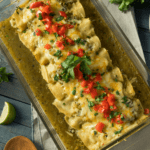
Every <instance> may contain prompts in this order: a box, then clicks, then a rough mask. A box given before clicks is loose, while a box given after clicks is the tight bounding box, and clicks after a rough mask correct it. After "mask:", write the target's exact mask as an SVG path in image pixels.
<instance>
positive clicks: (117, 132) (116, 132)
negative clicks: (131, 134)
mask: <svg viewBox="0 0 150 150" xmlns="http://www.w3.org/2000/svg"><path fill="white" fill-rule="evenodd" d="M122 130H123V127H121V129H120V130H118V131H115V132H114V133H115V134H119V133H121V131H122Z"/></svg>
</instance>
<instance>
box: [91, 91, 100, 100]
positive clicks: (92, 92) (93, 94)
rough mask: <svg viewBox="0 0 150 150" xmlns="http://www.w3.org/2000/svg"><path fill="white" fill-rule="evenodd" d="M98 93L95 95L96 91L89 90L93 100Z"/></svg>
mask: <svg viewBox="0 0 150 150" xmlns="http://www.w3.org/2000/svg"><path fill="white" fill-rule="evenodd" d="M97 95H98V93H97V89H92V90H91V97H92V98H94V99H95V97H97Z"/></svg>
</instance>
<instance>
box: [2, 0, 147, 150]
mask: <svg viewBox="0 0 150 150" xmlns="http://www.w3.org/2000/svg"><path fill="white" fill-rule="evenodd" d="M84 2H85V1H81V3H84ZM92 2H93V3H94V5H95V6H96V8H97V10H98V11H99V12H100V14H101V16H102V17H103V19H104V20H105V22H106V24H107V25H108V26H109V28H110V29H111V30H112V31H113V34H114V35H115V36H116V37H117V39H118V41H119V42H120V44H121V46H122V47H121V46H120V45H119V44H118V43H116V45H115V47H116V48H115V49H116V51H109V52H110V54H112V55H114V54H115V53H117V52H119V53H120V52H122V53H123V54H122V55H124V57H123V58H122V57H118V56H117V54H115V55H114V56H117V57H118V58H121V59H122V60H119V61H120V62H123V61H126V63H124V64H128V65H129V67H123V68H124V70H122V71H123V72H125V73H127V74H128V76H129V77H133V76H136V74H137V75H138V72H139V73H140V74H141V76H142V77H143V79H144V80H145V81H146V82H147V83H148V82H149V78H148V77H149V70H148V69H147V67H146V66H145V65H144V63H143V62H142V61H141V59H140V57H139V56H138V55H136V51H135V50H134V48H133V47H132V46H131V44H130V43H129V41H128V40H127V38H126V37H125V36H124V35H123V33H122V31H121V30H120V29H119V26H118V25H117V24H116V23H115V21H114V19H113V18H112V17H111V15H110V14H109V13H108V11H107V9H106V8H105V6H104V5H103V3H102V1H92ZM14 4H15V3H14ZM11 6H12V5H11ZM8 8H9V7H7V9H8ZM91 9H93V8H91ZM2 13H5V11H4V9H2ZM7 15H8V14H7ZM87 15H89V14H88V13H87ZM91 15H92V13H91ZM89 17H91V16H89ZM90 19H91V20H92V17H91V18H90ZM101 21H102V19H101V20H100V23H101ZM101 27H102V26H101ZM105 29H106V28H105ZM108 30H109V29H108ZM109 33H110V34H112V33H111V31H109ZM113 34H112V36H110V38H109V37H108V38H109V39H110V40H114V37H113V36H114V35H113ZM107 36H108V35H107ZM107 36H105V37H107ZM111 37H113V38H111ZM115 42H116V41H114V43H115ZM110 43H111V42H110ZM104 45H105V44H104ZM106 45H110V44H106ZM1 47H2V49H3V50H4V53H5V54H6V55H7V58H8V59H9V60H10V61H11V64H12V65H13V66H14V68H15V70H16V72H17V74H18V75H19V77H20V79H21V80H22V82H23V83H24V86H26V90H27V91H28V94H29V95H30V97H31V102H32V103H33V105H35V107H36V108H37V111H38V112H39V114H40V116H42V119H43V120H44V122H45V124H46V126H47V125H48V126H47V127H48V129H49V130H51V133H53V137H54V139H55V142H56V143H57V144H58V146H59V147H60V148H61V149H63V148H64V146H63V145H62V143H61V142H59V137H58V135H57V134H56V133H55V131H53V129H52V126H51V125H50V122H49V119H48V118H46V115H45V114H44V112H43V111H42V108H41V107H40V105H39V103H38V101H37V99H36V98H35V96H34V95H33V93H32V92H31V89H30V88H29V86H28V85H27V83H26V82H25V79H24V77H23V75H22V74H21V73H20V71H19V70H18V68H17V65H16V64H13V61H12V60H11V59H12V58H11V56H10V55H9V53H8V51H7V50H6V49H5V48H4V45H2V44H1ZM105 47H106V46H105ZM122 48H123V49H124V50H125V52H126V53H127V54H128V56H129V57H130V59H131V60H132V62H133V64H134V65H135V66H136V68H137V70H138V72H137V71H136V70H135V69H134V66H133V64H132V62H131V61H130V59H128V58H127V57H126V55H125V54H124V52H123V50H122ZM107 49H109V50H110V48H109V46H108V47H107ZM118 50H119V51H118ZM119 55H120V54H119ZM114 56H113V57H114ZM114 58H115V57H114ZM115 63H116V65H119V64H120V63H119V62H117V61H116V62H115ZM121 68H122V67H121ZM21 71H22V70H21ZM132 71H133V72H132ZM130 72H132V73H130ZM24 76H25V75H24ZM139 82H141V83H140V84H143V85H144V82H143V81H142V80H141V77H140V76H138V84H139ZM144 86H145V90H144V91H145V92H146V93H148V92H149V91H148V90H149V89H148V87H147V86H146V85H144ZM143 100H144V99H143ZM146 105H147V104H146ZM146 105H145V106H146ZM143 126H144V125H142V127H143ZM139 127H140V125H139Z"/></svg>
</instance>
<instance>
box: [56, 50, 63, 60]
mask: <svg viewBox="0 0 150 150" xmlns="http://www.w3.org/2000/svg"><path fill="white" fill-rule="evenodd" d="M54 56H56V57H57V59H59V58H60V57H62V56H63V55H62V54H61V51H60V50H57V52H56V53H55V54H54Z"/></svg>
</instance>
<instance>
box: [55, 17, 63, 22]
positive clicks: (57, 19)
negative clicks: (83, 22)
mask: <svg viewBox="0 0 150 150" xmlns="http://www.w3.org/2000/svg"><path fill="white" fill-rule="evenodd" d="M63 19H64V17H63V16H60V17H58V18H56V19H55V20H56V21H57V22H59V21H61V20H63Z"/></svg>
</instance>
